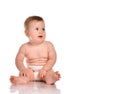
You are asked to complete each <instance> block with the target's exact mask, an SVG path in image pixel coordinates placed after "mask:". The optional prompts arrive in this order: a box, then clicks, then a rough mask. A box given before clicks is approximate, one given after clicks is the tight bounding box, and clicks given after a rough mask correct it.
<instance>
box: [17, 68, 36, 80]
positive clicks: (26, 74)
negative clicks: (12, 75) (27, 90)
mask: <svg viewBox="0 0 120 94" xmlns="http://www.w3.org/2000/svg"><path fill="white" fill-rule="evenodd" d="M19 76H22V77H27V78H29V79H30V80H31V79H33V77H34V74H33V71H32V70H31V69H28V68H25V69H23V70H21V71H20V74H19Z"/></svg>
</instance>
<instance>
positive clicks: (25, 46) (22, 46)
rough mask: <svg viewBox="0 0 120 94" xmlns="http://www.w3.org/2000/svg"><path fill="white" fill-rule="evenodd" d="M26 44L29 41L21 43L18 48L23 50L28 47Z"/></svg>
mask: <svg viewBox="0 0 120 94" xmlns="http://www.w3.org/2000/svg"><path fill="white" fill-rule="evenodd" d="M28 46H29V43H28V42H27V43H24V44H22V45H21V46H20V50H23V51H24V50H25V49H27V48H28Z"/></svg>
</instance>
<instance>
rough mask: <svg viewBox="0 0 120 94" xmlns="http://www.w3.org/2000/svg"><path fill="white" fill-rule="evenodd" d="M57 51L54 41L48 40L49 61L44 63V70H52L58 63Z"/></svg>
mask: <svg viewBox="0 0 120 94" xmlns="http://www.w3.org/2000/svg"><path fill="white" fill-rule="evenodd" d="M56 57H57V55H56V51H55V48H54V46H53V44H52V43H50V42H48V61H47V63H46V64H45V65H44V67H43V70H46V71H48V70H51V69H52V67H53V66H54V64H55V63H56Z"/></svg>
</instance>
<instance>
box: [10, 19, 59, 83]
mask: <svg viewBox="0 0 120 94" xmlns="http://www.w3.org/2000/svg"><path fill="white" fill-rule="evenodd" d="M44 28H45V24H44V21H36V20H33V21H31V22H30V23H29V27H28V28H27V29H26V30H25V34H26V35H27V37H28V38H29V42H27V43H24V44H23V45H22V46H21V47H20V49H19V51H18V53H17V55H16V67H17V68H18V70H19V71H20V73H19V76H11V77H10V81H11V83H12V84H27V83H28V82H30V81H35V79H34V71H33V70H32V69H30V68H28V67H25V65H24V63H23V61H24V59H25V58H26V63H27V64H29V65H31V66H43V67H42V69H40V70H39V74H38V77H39V78H40V79H41V80H42V81H44V82H45V83H46V84H49V85H51V84H54V83H55V82H56V81H58V80H59V79H60V74H59V72H54V71H53V69H52V68H53V66H54V64H55V63H56V51H55V48H54V46H53V44H52V43H51V42H48V41H45V35H46V33H45V29H44Z"/></svg>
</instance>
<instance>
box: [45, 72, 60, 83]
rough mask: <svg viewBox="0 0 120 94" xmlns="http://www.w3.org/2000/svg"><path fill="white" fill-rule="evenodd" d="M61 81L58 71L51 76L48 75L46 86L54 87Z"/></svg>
mask: <svg viewBox="0 0 120 94" xmlns="http://www.w3.org/2000/svg"><path fill="white" fill-rule="evenodd" d="M59 79H60V74H59V73H58V71H57V72H53V73H51V74H48V76H46V84H48V85H52V84H54V83H55V82H56V81H58V80H59Z"/></svg>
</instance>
